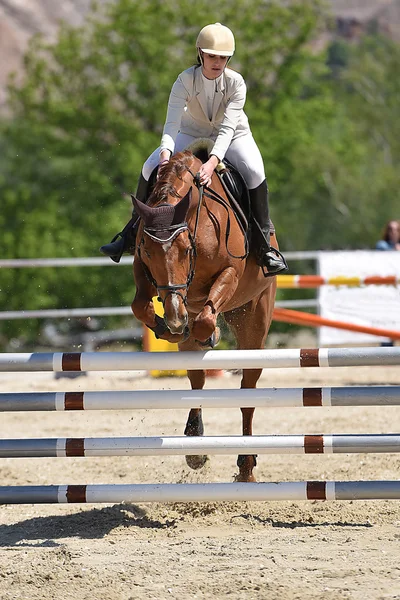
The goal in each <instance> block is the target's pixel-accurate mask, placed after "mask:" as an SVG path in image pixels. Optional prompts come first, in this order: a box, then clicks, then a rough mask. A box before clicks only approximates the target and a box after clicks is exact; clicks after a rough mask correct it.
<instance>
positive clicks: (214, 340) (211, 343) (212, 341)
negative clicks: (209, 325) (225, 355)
mask: <svg viewBox="0 0 400 600" xmlns="http://www.w3.org/2000/svg"><path fill="white" fill-rule="evenodd" d="M220 339H221V331H220V328H219V327H216V328H215V330H214V331H213V332H212V334H211V335H210V337H209V338H208V339H207V340H206V341H205V342H198V344H199V346H201V347H202V348H215V347H216V346H218V344H219V341H220Z"/></svg>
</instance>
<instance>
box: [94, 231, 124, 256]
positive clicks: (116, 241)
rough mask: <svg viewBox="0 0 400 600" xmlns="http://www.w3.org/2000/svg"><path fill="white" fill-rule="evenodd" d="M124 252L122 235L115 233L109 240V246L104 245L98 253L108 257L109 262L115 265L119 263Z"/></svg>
mask: <svg viewBox="0 0 400 600" xmlns="http://www.w3.org/2000/svg"><path fill="white" fill-rule="evenodd" d="M124 251H125V238H124V236H123V235H122V232H120V233H117V235H115V236H114V237H113V239H112V240H111V242H110V243H109V244H105V245H104V246H101V248H100V252H101V253H102V254H105V256H109V257H110V258H111V260H113V261H114V262H116V263H119V261H120V260H121V257H122V255H123V253H124Z"/></svg>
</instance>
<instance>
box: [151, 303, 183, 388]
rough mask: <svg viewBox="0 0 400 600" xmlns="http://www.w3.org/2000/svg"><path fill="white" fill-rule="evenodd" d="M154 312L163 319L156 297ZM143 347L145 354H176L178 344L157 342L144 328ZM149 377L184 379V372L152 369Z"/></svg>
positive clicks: (160, 305)
mask: <svg viewBox="0 0 400 600" xmlns="http://www.w3.org/2000/svg"><path fill="white" fill-rule="evenodd" d="M153 303H154V310H155V313H156V314H157V315H158V316H159V317H163V316H164V315H163V308H162V304H161V303H160V302H158V300H157V297H155V298H153ZM143 346H144V350H145V352H178V344H172V343H171V342H167V340H159V339H157V338H156V336H155V334H154V332H153V331H151V329H149V328H148V327H145V328H144V335H143ZM149 374H150V375H151V377H184V376H185V375H186V370H185V369H184V370H179V371H172V370H165V371H163V370H159V369H153V370H151V371H149Z"/></svg>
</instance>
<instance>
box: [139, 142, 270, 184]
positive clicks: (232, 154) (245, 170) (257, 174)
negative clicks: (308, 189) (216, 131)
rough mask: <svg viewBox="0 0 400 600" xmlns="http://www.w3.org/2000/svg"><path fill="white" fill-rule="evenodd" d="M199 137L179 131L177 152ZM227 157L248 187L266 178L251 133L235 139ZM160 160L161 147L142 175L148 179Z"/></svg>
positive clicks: (146, 163)
mask: <svg viewBox="0 0 400 600" xmlns="http://www.w3.org/2000/svg"><path fill="white" fill-rule="evenodd" d="M196 139H197V138H195V137H192V136H191V135H187V134H186V133H178V135H177V137H176V140H175V154H176V153H177V152H182V150H184V149H185V148H187V147H188V146H189V144H191V143H192V142H194V141H195V140H196ZM226 158H227V160H229V162H230V163H232V164H233V166H234V167H236V169H237V170H238V171H239V173H240V174H241V175H242V177H243V178H244V180H245V182H246V184H247V187H248V188H249V189H250V190H252V189H254V188H256V187H258V186H259V185H260V183H262V182H263V181H264V179H265V171H264V163H263V159H262V156H261V153H260V151H259V149H258V146H257V144H256V143H255V141H254V138H253V136H252V135H251V134H248V135H243V136H242V137H239V138H236V139H235V140H233V141H232V142H231V144H230V146H229V148H228V151H227V153H226ZM159 161H160V148H157V149H156V150H154V152H153V153H152V154H151V155H150V156H149V158H148V159H147V160H146V162H145V163H144V165H143V169H142V175H143V177H144V178H145V179H146V181H148V180H149V179H150V175H151V174H152V172H153V171H154V169H155V168H156V166H157V165H158V163H159Z"/></svg>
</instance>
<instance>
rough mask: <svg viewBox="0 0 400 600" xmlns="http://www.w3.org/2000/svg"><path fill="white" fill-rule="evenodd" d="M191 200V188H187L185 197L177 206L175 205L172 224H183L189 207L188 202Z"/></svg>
mask: <svg viewBox="0 0 400 600" xmlns="http://www.w3.org/2000/svg"><path fill="white" fill-rule="evenodd" d="M191 199H192V188H189V191H188V193H187V194H186V196H184V197H183V198H182V200H181V201H180V202H178V204H176V205H175V212H174V219H173V223H174V224H176V223H183V222H184V221H185V219H186V215H187V212H188V210H189V206H190V200H191Z"/></svg>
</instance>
